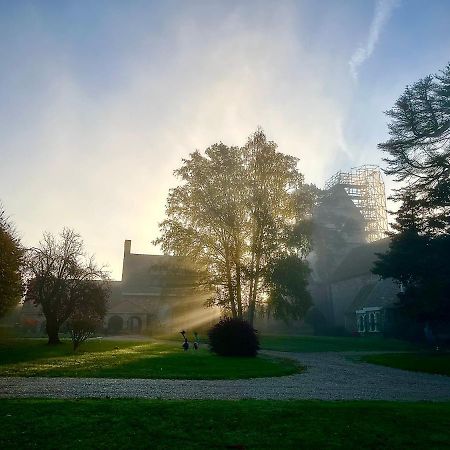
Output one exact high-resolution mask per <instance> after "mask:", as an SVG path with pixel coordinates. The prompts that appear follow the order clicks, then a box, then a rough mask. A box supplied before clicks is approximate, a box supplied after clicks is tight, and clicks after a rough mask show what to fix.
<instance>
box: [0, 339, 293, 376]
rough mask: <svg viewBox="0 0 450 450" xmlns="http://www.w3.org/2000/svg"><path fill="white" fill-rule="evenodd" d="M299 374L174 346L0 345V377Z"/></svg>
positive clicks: (269, 362) (270, 362)
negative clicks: (74, 350)
mask: <svg viewBox="0 0 450 450" xmlns="http://www.w3.org/2000/svg"><path fill="white" fill-rule="evenodd" d="M300 370H302V368H301V367H299V366H298V365H297V364H296V363H295V362H294V361H292V360H288V359H279V358H269V357H263V356H258V357H256V358H224V357H219V356H216V355H214V354H212V353H210V352H209V351H208V350H207V349H206V348H201V349H199V350H198V351H194V350H190V351H188V352H183V350H182V349H181V345H180V344H179V343H177V344H175V343H159V342H145V341H139V342H130V341H108V340H91V341H88V342H86V343H85V344H83V346H82V347H81V348H80V351H78V352H77V353H74V352H73V350H72V346H71V343H70V342H65V343H64V344H62V345H59V346H48V345H46V341H45V340H40V339H15V340H6V341H3V342H1V343H0V376H24V377H35V376H43V377H98V378H168V379H193V380H200V379H239V378H255V377H273V376H282V375H290V374H292V373H296V372H299V371H300Z"/></svg>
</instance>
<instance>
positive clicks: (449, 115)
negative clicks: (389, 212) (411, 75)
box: [379, 64, 450, 233]
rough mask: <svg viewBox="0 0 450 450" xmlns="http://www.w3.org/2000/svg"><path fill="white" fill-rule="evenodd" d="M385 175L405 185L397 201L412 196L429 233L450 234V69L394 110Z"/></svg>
mask: <svg viewBox="0 0 450 450" xmlns="http://www.w3.org/2000/svg"><path fill="white" fill-rule="evenodd" d="M386 114H387V116H388V117H389V118H390V119H391V121H390V123H389V125H388V127H389V134H390V139H389V140H388V141H386V142H384V143H381V144H379V147H380V148H381V149H382V150H383V151H384V152H385V153H387V154H388V157H386V158H385V161H386V162H387V164H388V166H387V169H386V173H387V174H390V175H394V176H395V177H396V180H397V181H399V182H402V185H401V187H400V188H399V189H398V191H397V198H398V199H402V196H403V195H404V194H406V193H409V194H413V195H414V197H415V200H416V201H417V202H418V206H420V207H421V208H422V210H423V212H424V213H425V215H426V218H425V222H426V226H427V229H428V232H437V233H441V232H445V233H449V232H450V64H448V65H447V66H446V67H445V68H444V69H443V70H442V71H441V72H440V73H439V74H437V75H434V76H433V75H430V76H427V77H425V78H424V79H422V80H419V81H417V82H416V83H414V84H413V85H412V86H407V87H406V89H405V91H404V92H403V94H402V95H401V96H400V98H399V99H398V100H397V102H396V103H395V105H394V107H393V108H392V109H391V110H389V111H387V113H386Z"/></svg>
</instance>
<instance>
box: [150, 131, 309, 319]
mask: <svg viewBox="0 0 450 450" xmlns="http://www.w3.org/2000/svg"><path fill="white" fill-rule="evenodd" d="M297 163H298V160H297V158H294V157H292V156H288V155H285V154H283V153H280V152H278V151H277V146H276V144H275V143H274V142H271V141H268V140H267V139H266V136H265V134H264V132H263V131H262V130H258V131H257V132H255V133H254V134H253V135H252V136H251V137H250V138H249V139H248V141H247V143H246V145H245V146H243V147H228V146H226V145H225V144H223V143H219V144H215V145H212V146H211V147H209V148H207V149H206V151H205V154H204V155H202V154H201V153H200V152H199V151H196V152H194V153H192V154H191V155H190V157H189V158H188V159H184V160H183V164H182V167H181V168H180V169H178V170H176V171H175V175H176V176H177V177H178V178H179V179H181V181H182V184H181V185H179V186H178V187H176V188H174V189H172V190H171V191H170V192H169V196H168V200H167V207H166V215H167V218H166V220H164V221H163V222H162V223H161V224H160V229H161V237H160V238H158V239H157V240H156V241H155V243H156V244H160V245H161V247H162V249H163V251H164V252H166V253H171V254H174V255H179V256H185V257H188V258H190V259H191V260H192V261H194V262H195V263H196V265H197V267H198V269H199V272H200V273H201V274H202V276H201V277H200V278H199V280H202V281H203V282H204V284H205V285H206V286H207V287H208V288H210V289H211V288H212V289H213V290H214V292H215V295H214V296H213V298H212V299H211V301H212V303H214V304H218V305H220V306H222V307H225V308H228V309H229V311H230V312H231V315H232V316H233V317H238V318H247V319H248V320H249V322H250V323H253V319H254V316H255V310H256V308H257V305H258V304H259V303H266V301H267V299H268V296H269V292H270V289H271V286H272V287H273V283H270V281H269V279H270V277H271V276H272V274H273V269H272V265H271V262H273V261H274V260H276V259H277V258H280V257H282V256H287V255H291V256H292V257H296V258H298V265H297V267H299V265H303V266H306V262H305V261H304V260H303V259H302V256H304V255H305V254H306V253H307V248H308V246H309V239H308V236H307V235H306V234H305V233H303V234H301V233H300V232H299V230H300V227H298V223H299V221H300V220H301V219H305V218H306V216H307V215H308V214H310V213H311V209H312V202H313V196H311V195H310V193H309V191H308V189H307V187H305V185H304V184H303V176H302V175H301V174H300V173H299V171H298V169H297ZM301 192H303V195H301V194H299V193H301ZM308 194H309V195H308ZM299 195H300V198H299ZM300 200H303V201H300ZM294 230H297V233H294ZM296 255H300V256H296ZM306 272H307V271H305V270H300V271H299V272H298V276H299V277H303V276H305V274H306ZM281 298H284V299H286V301H288V298H287V297H286V296H283V297H281V296H280V297H279V300H280V301H281ZM289 301H290V300H289ZM304 301H305V302H306V303H308V302H309V297H305V298H304ZM278 304H280V303H279V302H278Z"/></svg>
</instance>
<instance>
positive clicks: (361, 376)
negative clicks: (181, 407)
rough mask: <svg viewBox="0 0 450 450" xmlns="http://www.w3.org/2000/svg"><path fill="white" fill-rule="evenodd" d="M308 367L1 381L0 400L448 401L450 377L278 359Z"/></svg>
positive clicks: (339, 359)
mask: <svg viewBox="0 0 450 450" xmlns="http://www.w3.org/2000/svg"><path fill="white" fill-rule="evenodd" d="M267 353H270V354H272V355H279V356H283V357H289V358H293V359H296V360H298V361H300V362H301V363H302V364H304V365H306V366H307V371H306V372H304V373H300V374H297V375H290V376H285V377H276V378H256V379H250V380H145V379H108V378H23V377H10V378H4V377H3V378H0V397H3V398H5V397H50V398H81V397H97V398H109V397H127V398H162V399H243V398H254V399H274V400H279V399H319V400H409V401H415V400H430V401H444V400H450V377H446V376H443V375H431V374H425V373H417V372H407V371H403V370H400V369H392V368H388V367H383V366H376V365H372V364H367V363H357V362H353V361H349V360H348V359H346V355H348V354H346V353H278V352H267Z"/></svg>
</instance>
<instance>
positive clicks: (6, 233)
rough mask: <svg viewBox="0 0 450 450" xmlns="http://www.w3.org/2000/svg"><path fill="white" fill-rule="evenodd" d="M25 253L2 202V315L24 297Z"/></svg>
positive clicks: (0, 210) (0, 213)
mask: <svg viewBox="0 0 450 450" xmlns="http://www.w3.org/2000/svg"><path fill="white" fill-rule="evenodd" d="M23 255H24V249H23V248H22V246H21V244H20V239H19V237H18V236H17V233H16V231H15V229H14V226H13V225H12V223H11V222H10V221H9V220H8V218H7V217H6V214H5V212H4V211H3V208H2V205H1V204H0V317H2V316H4V315H5V314H6V313H7V312H8V311H10V310H11V309H12V308H13V307H14V306H15V305H17V303H18V302H19V300H20V298H21V297H22V294H23V291H24V289H23V281H22V266H23Z"/></svg>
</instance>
